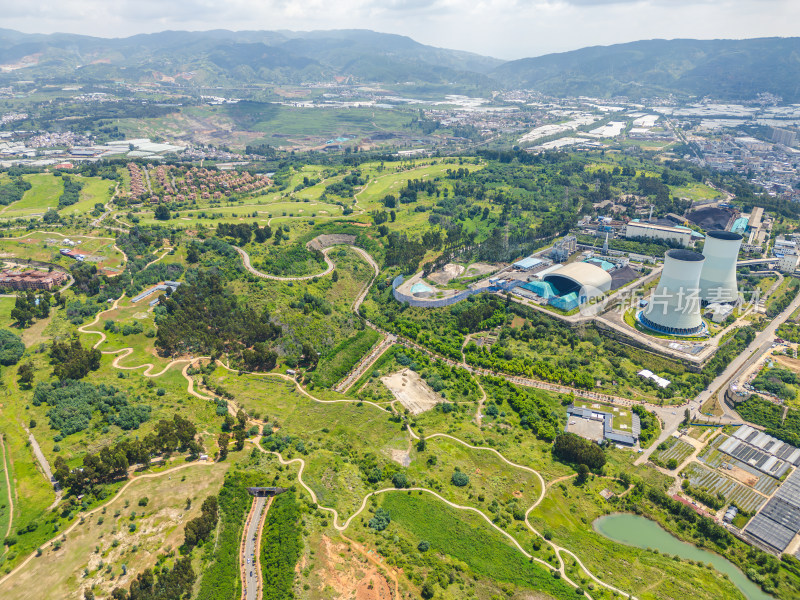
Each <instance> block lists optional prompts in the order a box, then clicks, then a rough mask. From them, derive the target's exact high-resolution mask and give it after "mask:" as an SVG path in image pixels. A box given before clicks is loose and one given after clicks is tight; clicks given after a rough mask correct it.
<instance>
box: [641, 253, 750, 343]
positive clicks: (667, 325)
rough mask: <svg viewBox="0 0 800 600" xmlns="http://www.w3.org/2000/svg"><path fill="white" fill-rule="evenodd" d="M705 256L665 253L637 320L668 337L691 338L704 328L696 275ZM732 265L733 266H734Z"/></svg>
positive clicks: (698, 274)
mask: <svg viewBox="0 0 800 600" xmlns="http://www.w3.org/2000/svg"><path fill="white" fill-rule="evenodd" d="M705 261H706V257H705V256H703V255H702V254H700V253H698V252H693V251H692V250H669V251H667V253H666V254H665V255H664V269H663V271H661V279H659V281H658V285H657V286H656V289H655V291H654V292H653V295H652V296H651V297H650V302H649V303H648V305H647V306H646V307H645V308H644V310H642V311H641V312H640V313H639V315H638V317H639V321H640V322H641V323H642V324H643V325H644V326H646V327H648V328H649V329H652V330H653V331H656V332H658V333H666V334H669V335H695V334H697V333H700V332H702V331H703V330H704V329H705V323H703V319H702V317H701V315H700V294H699V287H700V273H701V272H702V270H703V265H704V263H705ZM734 264H735V263H734Z"/></svg>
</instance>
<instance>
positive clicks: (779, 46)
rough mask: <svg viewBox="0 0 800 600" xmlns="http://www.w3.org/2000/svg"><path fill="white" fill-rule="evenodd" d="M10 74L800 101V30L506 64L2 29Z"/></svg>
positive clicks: (282, 38) (266, 38)
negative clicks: (790, 34)
mask: <svg viewBox="0 0 800 600" xmlns="http://www.w3.org/2000/svg"><path fill="white" fill-rule="evenodd" d="M0 68H1V69H2V72H1V73H0V82H2V83H5V84H8V83H13V82H14V81H18V80H30V79H44V80H52V81H53V82H55V83H59V82H60V83H68V82H78V83H91V82H101V81H119V80H124V81H128V82H152V81H163V82H170V83H172V82H174V83H176V84H179V85H182V86H187V87H202V86H227V87H235V86H236V85H249V84H256V83H265V82H267V83H276V84H300V83H307V82H315V81H324V80H332V79H333V78H335V77H336V78H345V79H347V78H351V79H350V80H351V81H356V82H362V83H376V84H385V85H393V84H399V83H406V82H413V83H414V84H416V85H418V86H425V85H429V86H450V87H452V88H453V91H454V92H458V91H485V92H488V91H490V90H493V89H498V88H501V87H505V88H530V89H535V90H539V91H542V92H544V93H547V94H550V95H554V96H578V95H589V96H596V97H611V96H615V95H626V96H629V97H631V98H637V97H645V96H653V95H666V94H676V95H678V96H706V95H711V96H714V97H717V98H727V99H731V100H741V99H751V98H753V97H755V95H756V94H758V93H759V92H770V93H773V94H776V95H778V96H781V97H782V98H783V99H784V101H786V102H798V101H800V38H760V39H749V40H649V41H640V42H631V43H626V44H617V45H613V46H596V47H591V48H583V49H580V50H575V51H571V52H564V53H559V54H547V55H544V56H539V57H535V58H524V59H520V60H514V61H509V62H504V61H501V60H498V59H495V58H491V57H485V56H480V55H478V54H472V53H468V52H461V51H457V50H448V49H443V48H436V47H433V46H427V45H424V44H420V43H418V42H415V41H414V40H412V39H411V38H409V37H406V36H401V35H394V34H384V33H377V32H373V31H369V30H332V31H311V32H291V31H239V32H232V31H226V30H215V31H204V32H183V31H164V32H161V33H156V34H143V35H136V36H132V37H128V38H115V39H107V38H98V37H90V36H80V35H73V34H51V35H41V34H25V33H20V32H16V31H12V30H6V29H4V30H0Z"/></svg>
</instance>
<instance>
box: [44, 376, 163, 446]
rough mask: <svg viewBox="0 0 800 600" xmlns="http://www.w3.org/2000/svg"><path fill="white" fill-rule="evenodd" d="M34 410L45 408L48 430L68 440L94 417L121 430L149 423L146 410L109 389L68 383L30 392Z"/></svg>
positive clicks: (69, 381) (118, 392)
mask: <svg viewBox="0 0 800 600" xmlns="http://www.w3.org/2000/svg"><path fill="white" fill-rule="evenodd" d="M32 403H33V405H34V406H40V405H41V404H47V405H48V406H50V410H49V411H48V412H47V416H48V417H49V418H50V427H52V428H53V429H57V430H59V431H60V432H61V436H62V437H63V436H68V435H70V434H73V433H76V432H78V431H83V430H84V429H86V428H87V427H89V424H90V423H91V420H92V417H93V416H94V414H95V413H98V412H99V413H100V416H101V420H102V421H103V422H106V423H108V424H109V425H117V426H118V427H120V428H121V429H124V430H130V429H138V428H139V425H141V424H142V423H144V422H145V421H147V420H149V419H150V410H151V409H150V407H149V406H147V405H146V404H133V403H132V402H131V400H130V398H129V397H128V395H127V394H126V393H125V392H123V391H121V390H118V389H116V388H115V387H113V386H109V385H99V386H94V385H92V384H91V383H86V382H83V381H74V380H71V379H67V380H63V381H61V382H59V383H57V384H52V383H47V382H42V383H40V384H38V385H37V386H36V390H35V391H34V392H33V400H32Z"/></svg>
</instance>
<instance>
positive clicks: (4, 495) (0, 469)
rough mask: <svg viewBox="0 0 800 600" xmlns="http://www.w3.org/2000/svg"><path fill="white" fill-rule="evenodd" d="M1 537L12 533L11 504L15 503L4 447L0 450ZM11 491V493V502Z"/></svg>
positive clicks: (6, 453)
mask: <svg viewBox="0 0 800 600" xmlns="http://www.w3.org/2000/svg"><path fill="white" fill-rule="evenodd" d="M0 459H2V460H0V535H2V536H6V535H7V534H8V533H11V531H12V528H11V527H12V525H13V523H12V522H11V510H12V506H11V503H13V502H14V491H13V485H14V483H13V479H11V477H12V475H11V473H10V468H9V459H8V452H7V451H6V449H5V443H4V447H3V448H0ZM7 473H8V479H9V480H8V482H6V474H7ZM9 490H10V491H11V494H10V495H11V500H10V501H9Z"/></svg>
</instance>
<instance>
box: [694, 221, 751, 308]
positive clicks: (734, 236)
mask: <svg viewBox="0 0 800 600" xmlns="http://www.w3.org/2000/svg"><path fill="white" fill-rule="evenodd" d="M741 245H742V236H741V235H739V234H738V233H733V232H732V231H709V232H708V233H707V234H706V243H705V246H704V247H703V256H705V257H706V260H705V262H703V270H702V271H701V273H700V298H701V299H702V301H703V304H708V303H709V302H724V303H735V302H737V301H738V300H739V288H738V287H737V285H736V260H737V259H738V257H739V247H740V246H741Z"/></svg>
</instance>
